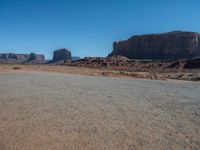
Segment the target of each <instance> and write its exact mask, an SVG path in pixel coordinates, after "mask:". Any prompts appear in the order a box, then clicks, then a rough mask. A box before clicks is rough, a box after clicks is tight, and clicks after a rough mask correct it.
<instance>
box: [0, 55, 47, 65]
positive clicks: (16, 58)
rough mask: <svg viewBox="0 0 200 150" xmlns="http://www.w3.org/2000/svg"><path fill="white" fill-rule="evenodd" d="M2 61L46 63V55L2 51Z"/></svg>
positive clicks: (0, 57) (0, 56)
mask: <svg viewBox="0 0 200 150" xmlns="http://www.w3.org/2000/svg"><path fill="white" fill-rule="evenodd" d="M0 62H2V63H44V62H45V57H44V55H42V54H35V53H31V54H15V53H1V54H0Z"/></svg>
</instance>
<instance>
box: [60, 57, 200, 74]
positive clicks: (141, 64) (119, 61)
mask: <svg viewBox="0 0 200 150" xmlns="http://www.w3.org/2000/svg"><path fill="white" fill-rule="evenodd" d="M64 64H65V65H69V66H79V67H89V68H105V69H112V70H122V71H148V72H163V71H164V70H165V71H166V70H184V69H197V70H200V58H195V59H190V60H174V61H167V60H162V61H153V60H135V59H128V58H126V57H124V56H113V57H107V58H99V57H86V58H84V59H80V60H78V61H68V62H66V63H64Z"/></svg>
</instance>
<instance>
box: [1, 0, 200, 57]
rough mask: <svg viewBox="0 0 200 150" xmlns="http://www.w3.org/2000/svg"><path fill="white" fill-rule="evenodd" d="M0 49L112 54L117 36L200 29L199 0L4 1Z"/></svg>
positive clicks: (45, 52)
mask: <svg viewBox="0 0 200 150" xmlns="http://www.w3.org/2000/svg"><path fill="white" fill-rule="evenodd" d="M0 20H1V21H0V52H16V53H30V52H35V53H43V54H45V56H46V58H52V52H53V50H55V49H58V48H68V49H69V50H71V52H72V55H74V56H81V57H85V56H107V55H108V53H110V52H111V51H112V43H113V41H115V40H123V39H127V38H129V37H130V36H132V35H135V34H148V33H160V32H168V31H173V30H184V31H195V32H200V1H199V0H0Z"/></svg>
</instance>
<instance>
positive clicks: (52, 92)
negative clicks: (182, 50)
mask: <svg viewBox="0 0 200 150" xmlns="http://www.w3.org/2000/svg"><path fill="white" fill-rule="evenodd" d="M199 94H200V83H199V82H196V83H195V82H181V81H176V82H175V81H172V82H171V81H152V80H140V79H122V78H110V77H107V78H105V77H91V76H90V77H89V76H81V75H70V74H68V75H66V74H60V73H47V72H21V73H20V72H15V73H14V72H4V73H0V95H1V96H0V149H1V150H27V149H28V150H65V149H69V150H77V149H82V150H94V149H96V150H122V149H124V150H128V149H129V150H132V149H152V150H156V149H158V150H160V149H174V150H179V149H180V150H182V149H187V150H188V149H200V98H199Z"/></svg>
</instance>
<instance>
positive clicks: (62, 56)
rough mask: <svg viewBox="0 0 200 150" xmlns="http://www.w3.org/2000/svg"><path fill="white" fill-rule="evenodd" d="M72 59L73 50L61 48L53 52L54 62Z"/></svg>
mask: <svg viewBox="0 0 200 150" xmlns="http://www.w3.org/2000/svg"><path fill="white" fill-rule="evenodd" d="M70 59H71V52H70V51H69V50H68V49H59V50H56V51H54V53H53V62H58V61H67V60H70Z"/></svg>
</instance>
